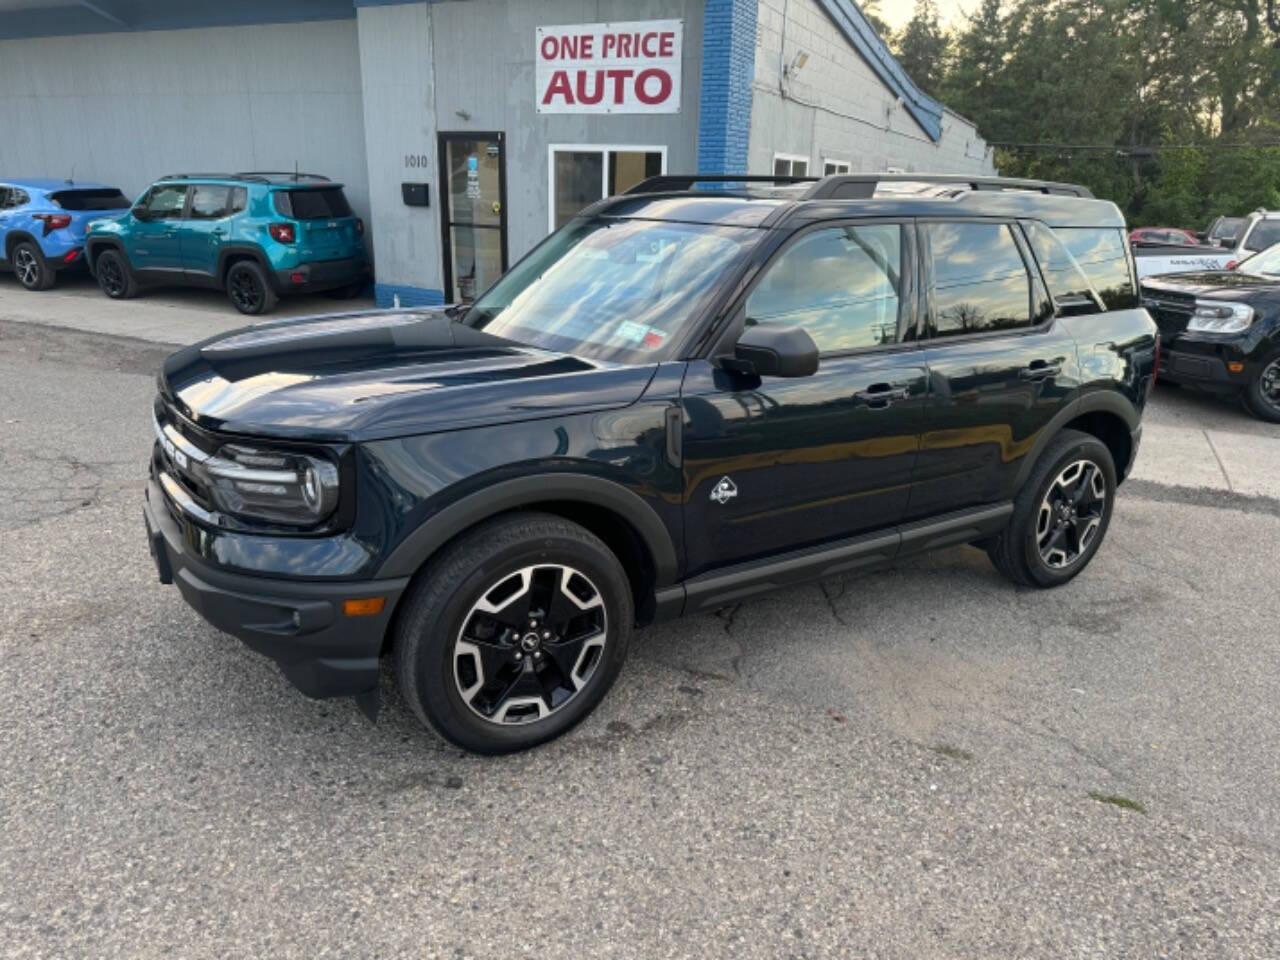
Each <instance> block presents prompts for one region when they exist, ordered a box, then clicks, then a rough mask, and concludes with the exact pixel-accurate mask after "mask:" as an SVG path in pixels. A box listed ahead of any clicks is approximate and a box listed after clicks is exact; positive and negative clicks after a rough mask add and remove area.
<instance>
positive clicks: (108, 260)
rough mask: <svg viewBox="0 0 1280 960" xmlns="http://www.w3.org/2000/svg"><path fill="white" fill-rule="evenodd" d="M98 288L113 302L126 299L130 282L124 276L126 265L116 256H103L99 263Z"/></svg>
mask: <svg viewBox="0 0 1280 960" xmlns="http://www.w3.org/2000/svg"><path fill="white" fill-rule="evenodd" d="M98 286H100V287H101V288H102V292H103V293H105V294H106V295H107V296H108V297H110V298H111V299H112V300H119V299H121V298H123V297H124V294H125V289H126V287H127V286H128V280H127V279H126V277H125V275H124V264H122V263H121V262H120V258H119V257H117V256H115V255H114V254H105V253H104V254H103V255H102V258H101V259H100V260H99V261H98Z"/></svg>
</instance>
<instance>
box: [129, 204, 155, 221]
mask: <svg viewBox="0 0 1280 960" xmlns="http://www.w3.org/2000/svg"><path fill="white" fill-rule="evenodd" d="M129 212H130V213H131V214H133V219H135V220H142V221H144V222H145V221H147V220H150V219H151V215H150V214H149V213H147V208H146V207H134V208H133V209H132V210H130V211H129Z"/></svg>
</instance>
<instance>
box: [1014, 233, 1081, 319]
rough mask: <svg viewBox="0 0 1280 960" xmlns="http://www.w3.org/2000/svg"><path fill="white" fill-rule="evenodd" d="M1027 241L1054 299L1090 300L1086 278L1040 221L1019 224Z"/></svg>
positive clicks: (1056, 238) (1066, 251)
mask: <svg viewBox="0 0 1280 960" xmlns="http://www.w3.org/2000/svg"><path fill="white" fill-rule="evenodd" d="M1022 228H1023V230H1024V231H1025V232H1026V234H1027V240H1028V241H1029V242H1030V244H1031V252H1032V253H1033V254H1035V258H1036V260H1037V261H1038V262H1039V263H1040V272H1041V273H1043V274H1044V279H1045V283H1047V284H1048V285H1049V293H1050V294H1051V295H1052V296H1053V298H1054V299H1055V300H1063V299H1064V298H1068V297H1069V298H1072V299H1079V298H1080V297H1083V298H1085V299H1086V300H1090V301H1092V300H1093V297H1094V294H1093V289H1092V287H1091V286H1090V284H1089V279H1088V278H1087V277H1086V276H1085V275H1084V272H1083V271H1082V270H1081V269H1080V265H1079V264H1078V263H1076V261H1075V258H1074V257H1072V256H1071V254H1070V252H1069V251H1068V250H1067V248H1066V247H1064V246H1063V245H1062V241H1061V240H1059V239H1058V237H1057V236H1056V235H1055V234H1054V232H1053V231H1052V230H1050V229H1049V228H1048V227H1046V226H1045V225H1044V224H1043V223H1036V222H1035V221H1030V222H1027V223H1024V224H1023V225H1022Z"/></svg>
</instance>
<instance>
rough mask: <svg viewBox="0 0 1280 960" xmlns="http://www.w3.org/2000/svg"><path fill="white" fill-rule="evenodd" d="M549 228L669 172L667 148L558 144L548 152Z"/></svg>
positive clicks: (554, 227)
mask: <svg viewBox="0 0 1280 960" xmlns="http://www.w3.org/2000/svg"><path fill="white" fill-rule="evenodd" d="M549 152H550V157H549V161H548V166H549V173H550V177H549V179H550V183H549V184H548V195H549V196H550V198H551V203H550V207H551V209H550V211H549V216H548V224H549V226H550V229H551V230H558V229H560V228H561V227H563V226H564V225H565V224H566V223H568V222H569V221H570V220H572V219H573V218H574V217H576V216H577V215H578V213H579V212H580V211H581V210H582V209H583V208H584V207H587V206H590V205H591V204H593V203H595V202H596V201H597V200H601V199H603V198H605V197H612V196H614V195H615V194H619V193H626V191H628V190H630V189H631V188H632V187H634V186H635V185H636V184H637V183H639V182H640V181H641V180H645V179H647V178H648V177H656V176H660V175H661V174H664V173H666V172H667V148H666V147H635V146H618V145H608V144H606V145H601V146H596V145H594V144H592V145H585V144H576V143H575V144H556V143H553V144H552V145H551V147H550V148H549Z"/></svg>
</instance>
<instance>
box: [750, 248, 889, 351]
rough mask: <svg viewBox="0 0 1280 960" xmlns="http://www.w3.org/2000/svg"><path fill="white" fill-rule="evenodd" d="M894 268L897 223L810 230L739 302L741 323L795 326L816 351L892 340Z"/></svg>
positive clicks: (871, 345)
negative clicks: (744, 309) (744, 302)
mask: <svg viewBox="0 0 1280 960" xmlns="http://www.w3.org/2000/svg"><path fill="white" fill-rule="evenodd" d="M901 270H902V228H901V227H899V226H898V225H897V224H894V223H878V224H867V225H864V226H848V227H835V228H832V229H828V230H815V231H813V232H812V233H808V234H805V235H804V236H802V237H801V238H800V239H799V240H797V241H796V242H795V243H793V244H791V246H789V247H788V248H787V249H786V250H784V251H783V253H782V255H781V256H780V257H778V259H777V260H775V261H774V262H773V263H772V264H771V265H770V266H769V269H768V271H767V272H766V273H765V275H764V277H763V278H762V279H761V281H760V283H759V285H758V286H757V287H756V288H755V289H754V290H752V291H751V296H750V297H749V298H748V299H747V323H748V324H755V323H782V324H796V325H798V326H802V327H804V328H805V329H806V330H807V331H808V332H809V336H811V337H813V341H814V343H816V344H817V345H818V349H819V350H821V351H823V352H824V353H829V352H831V351H835V350H854V349H857V348H859V347H874V346H878V345H880V344H882V343H893V342H895V341H896V340H897V339H898V304H899V298H900V295H901V291H902V272H901Z"/></svg>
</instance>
